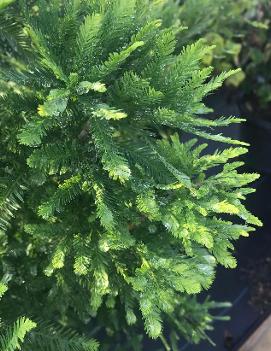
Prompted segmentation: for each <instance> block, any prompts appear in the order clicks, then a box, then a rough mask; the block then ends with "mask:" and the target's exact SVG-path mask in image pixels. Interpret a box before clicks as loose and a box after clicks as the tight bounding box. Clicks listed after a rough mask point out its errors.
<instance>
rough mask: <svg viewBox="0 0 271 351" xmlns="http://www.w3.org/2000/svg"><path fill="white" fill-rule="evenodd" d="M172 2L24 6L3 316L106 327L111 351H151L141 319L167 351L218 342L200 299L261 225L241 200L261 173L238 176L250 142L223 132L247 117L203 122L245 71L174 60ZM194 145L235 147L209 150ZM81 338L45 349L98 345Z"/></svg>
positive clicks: (11, 142)
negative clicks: (210, 98)
mask: <svg viewBox="0 0 271 351" xmlns="http://www.w3.org/2000/svg"><path fill="white" fill-rule="evenodd" d="M162 7H163V3H162V2H156V1H148V0H116V1H115V0H114V1H111V0H82V1H80V0H51V1H46V0H39V1H35V2H34V5H33V3H32V4H31V5H29V2H28V1H23V0H22V1H20V13H21V18H19V19H18V18H17V17H16V19H15V17H14V21H17V23H18V25H19V26H20V28H21V30H20V31H19V32H20V33H19V35H16V33H15V34H14V36H13V39H14V40H15V42H16V45H17V46H18V47H19V48H20V50H21V53H20V55H18V56H16V55H14V57H12V59H10V60H7V61H6V62H5V63H4V64H2V65H1V67H0V84H1V86H0V96H1V104H0V117H1V119H0V125H1V128H0V140H1V156H0V163H1V168H0V172H1V176H0V234H1V252H0V255H1V268H0V269H1V274H2V276H3V277H8V280H9V290H8V292H7V293H6V296H5V299H4V300H3V309H2V311H3V312H2V314H3V316H4V317H5V319H6V320H11V319H12V320H15V319H16V318H17V317H19V316H21V315H28V316H31V319H33V320H36V319H35V318H37V317H38V318H39V319H42V320H44V321H47V320H50V321H51V322H53V323H59V324H60V325H62V326H65V327H68V328H73V329H74V330H77V331H78V332H79V333H80V334H83V333H84V332H86V334H88V333H89V332H91V330H93V333H94V332H95V331H100V330H102V333H106V335H107V337H105V334H102V335H103V337H102V338H101V340H100V341H101V342H100V344H101V349H102V350H118V351H119V350H140V347H141V345H142V335H141V334H142V330H141V325H142V324H143V325H144V328H145V331H146V334H147V335H148V336H149V337H151V338H158V337H160V339H161V341H162V343H163V345H164V347H165V349H166V350H170V349H172V350H177V342H178V339H179V337H180V336H182V337H185V338H186V339H188V340H191V341H193V342H198V341H199V340H200V339H202V338H204V337H207V336H206V333H205V331H206V330H207V329H208V328H210V321H211V320H212V316H211V314H210V313H209V309H211V308H213V307H216V306H217V305H216V304H214V303H213V302H209V301H206V302H205V303H202V304H200V303H197V301H196V299H195V294H198V293H200V292H201V291H202V290H204V289H208V288H209V287H210V286H211V284H212V282H213V279H214V276H215V268H216V266H217V264H222V265H224V266H225V267H230V268H233V267H235V265H236V260H235V258H234V257H233V255H232V251H233V249H234V246H233V243H234V241H235V240H237V239H238V238H239V237H240V236H247V235H248V233H249V232H250V231H252V230H253V228H254V226H257V225H261V222H260V221H259V220H258V219H257V218H256V217H255V216H253V215H252V214H251V213H249V211H248V210H247V209H246V208H245V206H244V204H243V201H244V200H245V198H246V196H247V195H248V194H249V193H251V192H253V189H252V188H250V187H249V186H248V184H249V183H251V182H253V181H254V180H255V179H257V177H258V175H257V174H244V173H243V174H242V173H239V172H238V168H239V167H240V166H241V165H242V163H241V162H239V161H238V160H236V158H237V157H238V156H240V155H241V154H243V153H245V152H246V147H245V146H246V145H245V144H244V143H242V142H241V141H237V140H232V139H230V138H228V137H225V136H223V135H222V134H219V133H216V132H215V129H216V127H221V126H227V125H229V124H231V123H239V122H241V121H242V120H241V119H239V118H235V117H227V118H224V117H221V118H218V119H216V120H209V119H207V118H204V117H203V116H202V115H204V114H206V113H207V112H209V111H210V109H209V108H208V107H206V106H205V104H204V103H203V99H204V97H205V96H207V95H208V94H210V93H211V92H212V91H214V90H215V89H217V88H219V87H220V86H221V85H222V83H223V81H224V80H225V79H226V78H227V77H229V76H231V75H232V74H234V73H235V71H230V72H223V73H221V74H220V75H219V76H216V77H212V76H211V75H212V68H211V67H207V68H206V67H203V66H202V63H201V62H202V58H203V57H204V55H205V54H206V53H208V52H210V51H211V50H212V49H213V48H212V47H206V46H205V44H204V42H203V41H202V40H198V41H196V42H195V43H193V44H191V45H188V46H186V47H184V48H183V49H182V50H181V52H180V53H177V52H176V35H181V34H180V31H181V30H182V28H179V27H178V26H176V25H174V26H171V27H167V26H163V25H162V21H161V20H160V19H158V18H157V14H158V13H161V8H162ZM5 11H9V10H7V9H6V10H5ZM6 13H7V12H6ZM15 56H16V57H15ZM182 132H186V133H190V134H193V135H194V136H195V138H194V137H193V138H192V139H191V140H189V141H188V142H183V141H182ZM197 136H199V137H201V138H205V139H206V140H208V139H209V140H214V141H218V142H223V143H227V144H229V147H228V148H226V149H223V150H220V151H219V150H218V151H216V152H215V153H213V154H208V153H206V152H204V150H205V148H206V147H207V143H206V144H205V143H204V144H202V143H199V142H197V139H196V137H197ZM218 145H219V144H218ZM225 215H226V216H227V217H226V216H225ZM237 219H238V221H237ZM32 316H33V318H32ZM163 322H164V324H165V325H168V326H169V328H170V333H164V332H163ZM45 329H46V328H45ZM34 330H35V329H34ZM34 330H33V331H32V332H30V335H34V334H35V333H34ZM49 334H50V333H49ZM53 335H55V334H54V333H53ZM65 335H66V334H65ZM114 335H115V336H116V339H115V341H114V343H113V342H112V338H113V337H114ZM165 335H166V336H165ZM78 337H79V338H80V337H81V336H78ZM59 338H60V339H61V337H59ZM34 339H35V338H34ZM60 339H58V338H56V339H54V340H60ZM61 340H62V339H61ZM84 340H85V339H82V340H81V339H80V340H79V342H78V343H77V342H74V343H72V346H70V348H69V343H68V342H58V341H54V342H57V344H55V343H54V342H52V343H51V344H49V345H51V348H52V350H58V349H59V350H65V351H69V350H87V351H92V350H95V349H96V348H97V343H96V342H95V341H93V340H91V341H90V342H87V341H86V343H85V341H84ZM110 340H111V341H110ZM43 343H46V345H48V342H47V341H46V339H44V338H42V341H39V342H38V343H36V344H32V346H31V348H30V349H31V351H33V350H36V349H37V350H42V345H43ZM33 345H36V346H33ZM86 345H87V346H86ZM89 345H90V346H89ZM27 347H28V346H26V350H28V348H27ZM48 347H49V346H48ZM46 350H48V348H47V349H46ZM8 351H9V350H8ZM50 351H51V349H50Z"/></svg>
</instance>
